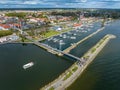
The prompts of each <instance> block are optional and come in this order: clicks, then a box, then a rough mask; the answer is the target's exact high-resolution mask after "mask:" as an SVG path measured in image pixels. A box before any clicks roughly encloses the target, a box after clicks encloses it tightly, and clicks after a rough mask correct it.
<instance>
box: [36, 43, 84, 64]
mask: <svg viewBox="0 0 120 90" xmlns="http://www.w3.org/2000/svg"><path fill="white" fill-rule="evenodd" d="M34 44H35V45H37V46H39V47H41V48H43V49H45V50H47V51H48V52H50V53H52V54H56V55H58V56H63V55H64V56H67V57H68V58H71V59H73V60H76V61H80V62H84V60H83V59H81V58H79V57H76V56H74V55H72V54H69V53H65V52H64V51H61V50H58V49H56V48H52V47H50V46H48V45H46V44H43V43H40V42H34Z"/></svg>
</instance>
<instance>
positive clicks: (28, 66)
mask: <svg viewBox="0 0 120 90" xmlns="http://www.w3.org/2000/svg"><path fill="white" fill-rule="evenodd" d="M33 65H34V63H33V62H30V63H27V64H25V65H23V68H24V69H27V68H30V67H32V66H33Z"/></svg>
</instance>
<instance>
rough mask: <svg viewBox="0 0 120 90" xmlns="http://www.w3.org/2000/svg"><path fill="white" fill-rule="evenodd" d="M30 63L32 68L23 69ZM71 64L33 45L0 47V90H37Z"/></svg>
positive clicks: (69, 61)
mask: <svg viewBox="0 0 120 90" xmlns="http://www.w3.org/2000/svg"><path fill="white" fill-rule="evenodd" d="M31 61H32V62H34V66H32V67H30V68H28V69H26V70H25V69H23V65H24V64H27V63H29V62H31ZM72 64H73V62H72V61H71V60H66V59H64V58H60V57H57V56H55V55H52V54H50V53H48V52H46V51H45V50H43V49H41V48H39V47H37V46H35V45H33V44H26V45H23V44H5V45H0V90H39V89H40V87H42V86H44V85H46V84H47V83H48V82H50V81H52V80H54V79H55V78H57V77H58V76H59V74H61V73H62V72H64V71H65V70H66V69H67V68H69V67H70V66H71V65H72Z"/></svg>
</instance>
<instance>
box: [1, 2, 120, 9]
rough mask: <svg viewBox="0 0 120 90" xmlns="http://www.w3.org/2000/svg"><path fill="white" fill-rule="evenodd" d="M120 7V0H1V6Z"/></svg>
mask: <svg viewBox="0 0 120 90" xmlns="http://www.w3.org/2000/svg"><path fill="white" fill-rule="evenodd" d="M8 7H9V8H119V9H120V0H4V1H3V0H0V8H8Z"/></svg>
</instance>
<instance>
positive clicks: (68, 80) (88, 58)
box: [40, 34, 115, 90]
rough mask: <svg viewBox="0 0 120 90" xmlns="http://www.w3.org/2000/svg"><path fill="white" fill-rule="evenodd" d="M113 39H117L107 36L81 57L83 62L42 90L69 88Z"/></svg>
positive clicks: (78, 62)
mask: <svg viewBox="0 0 120 90" xmlns="http://www.w3.org/2000/svg"><path fill="white" fill-rule="evenodd" d="M112 38H115V36H114V35H110V34H108V35H106V36H105V37H104V38H102V39H101V40H100V41H99V42H98V43H97V44H96V45H95V46H93V47H92V48H91V49H90V50H89V51H88V52H87V53H86V54H84V55H83V57H81V59H82V61H77V62H76V63H75V64H73V65H72V66H71V67H70V68H69V69H68V70H66V71H65V72H64V73H63V74H62V75H60V76H59V77H58V78H57V79H56V80H55V81H53V82H51V83H49V84H48V85H46V86H45V87H43V88H41V89H40V90H64V89H66V88H67V87H69V86H70V85H71V84H72V83H73V82H74V81H75V80H76V79H77V78H78V77H79V76H80V75H81V74H82V72H83V71H84V70H85V69H86V67H87V66H88V65H89V64H90V63H91V62H92V61H93V60H94V58H95V57H96V56H97V54H98V53H99V52H100V51H101V50H102V49H103V48H104V46H105V45H106V44H107V43H108V42H109V40H110V39H112Z"/></svg>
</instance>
